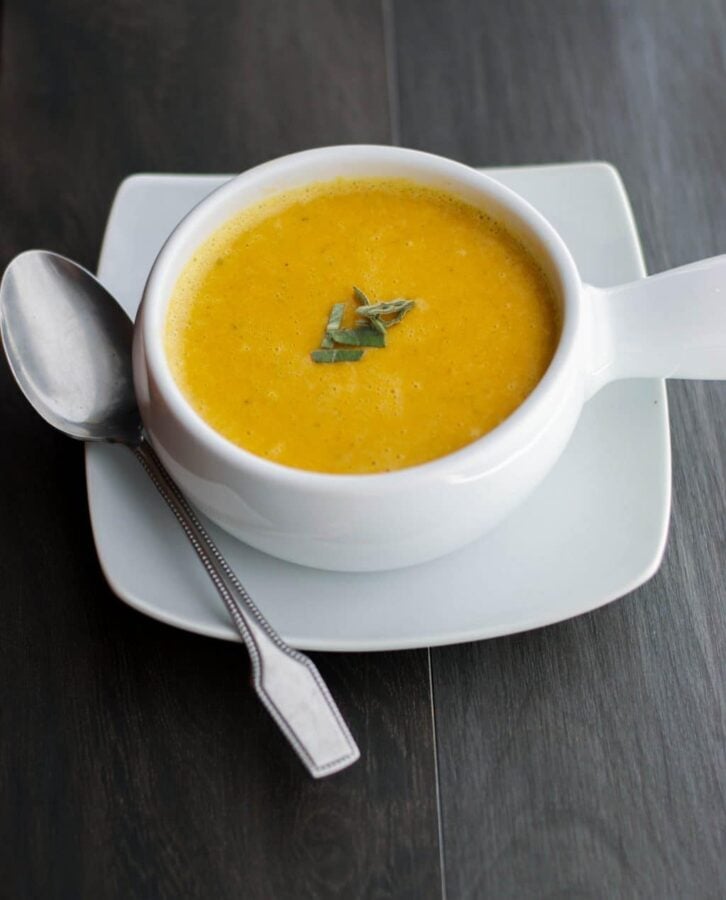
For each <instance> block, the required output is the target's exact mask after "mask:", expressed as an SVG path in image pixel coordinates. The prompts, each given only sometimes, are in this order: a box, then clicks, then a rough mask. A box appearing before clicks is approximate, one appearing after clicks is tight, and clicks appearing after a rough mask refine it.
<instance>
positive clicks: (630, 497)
mask: <svg viewBox="0 0 726 900" xmlns="http://www.w3.org/2000/svg"><path fill="white" fill-rule="evenodd" d="M489 174H491V175H493V176H494V177H495V178H498V179H499V180H500V181H502V182H504V183H505V184H507V185H509V186H510V187H512V188H514V190H516V191H518V192H519V193H520V194H522V195H523V196H524V197H526V198H527V199H528V200H530V202H532V203H533V204H534V205H535V206H536V207H538V208H539V209H540V210H541V211H542V213H543V214H544V215H545V216H546V217H547V218H548V219H549V220H550V221H551V222H552V223H553V224H554V226H555V227H556V228H557V229H558V230H559V232H560V234H561V235H562V236H563V238H564V239H565V241H566V242H567V244H568V245H569V247H570V249H571V251H572V253H573V255H574V257H575V260H576V261H577V263H578V265H579V267H580V271H581V273H582V276H583V278H584V279H585V280H586V281H589V282H591V283H593V284H597V285H612V284H616V283H618V282H622V281H629V280H632V279H634V278H638V277H639V276H642V275H643V274H644V268H643V261H642V256H641V252H640V247H639V243H638V236H637V233H636V229H635V224H634V221H633V217H632V213H631V211H630V207H629V204H628V199H627V196H626V194H625V191H624V189H623V186H622V183H621V181H620V178H619V176H618V174H617V172H616V171H615V170H614V169H613V168H612V167H611V166H609V165H606V164H604V163H580V164H575V165H557V166H538V167H530V168H518V169H497V170H494V171H491V172H489ZM225 180H226V179H225V177H221V176H219V177H218V176H185V175H136V176H133V177H131V178H128V179H126V181H124V182H123V184H122V185H121V187H120V188H119V191H118V193H117V195H116V199H115V201H114V204H113V208H112V210H111V214H110V217H109V221H108V226H107V229H106V235H105V239H104V243H103V249H102V252H101V259H100V263H99V276H100V278H101V280H102V281H103V283H104V284H105V285H106V286H107V287H108V289H109V290H110V291H111V293H113V294H114V295H115V296H116V297H117V298H118V300H119V301H120V302H121V303H122V304H123V306H124V307H125V309H126V310H127V311H128V313H129V314H130V315H131V316H134V315H135V313H136V308H137V306H138V304H139V300H140V298H141V293H142V289H143V285H144V281H145V279H146V276H147V274H148V271H149V269H150V267H151V264H152V262H153V260H154V258H155V256H156V254H157V252H158V251H159V249H160V247H161V245H162V244H163V242H164V241H165V239H166V237H167V236H168V234H169V233H170V231H171V230H172V228H173V227H174V226H175V225H176V223H177V222H178V221H179V219H181V218H182V216H184V215H185V213H187V212H188V211H189V210H190V209H191V207H192V206H194V205H195V204H196V203H198V202H199V201H200V200H201V199H202V198H203V197H205V196H206V195H207V194H208V193H209V192H210V191H212V190H214V188H216V187H218V186H219V185H220V184H222V183H223V182H224V181H225ZM86 459H87V477H88V498H89V505H90V511H91V522H92V525H93V533H94V537H95V541H96V548H97V550H98V556H99V559H100V561H101V566H102V567H103V570H104V573H105V575H106V578H107V579H108V581H109V583H110V585H111V587H112V588H113V590H114V591H115V592H116V593H117V594H118V595H119V597H121V598H122V599H123V600H125V601H126V602H127V603H129V604H130V605H131V606H134V607H136V609H139V610H141V611H142V612H144V613H146V614H147V615H150V616H153V617H154V618H156V619H160V620H161V621H163V622H168V623H170V624H172V625H176V626H178V627H180V628H185V629H188V630H189V631H196V632H198V633H200V634H205V635H210V636H212V637H218V638H226V639H232V640H237V639H238V635H237V633H236V631H235V630H234V629H233V628H232V626H231V625H230V624H229V622H228V620H227V615H226V613H225V611H224V608H223V606H222V604H221V603H220V601H219V600H218V598H217V596H216V594H215V592H214V589H213V588H212V586H211V584H210V583H209V582H208V581H207V576H206V575H205V573H204V571H203V569H202V568H201V566H200V565H199V563H198V562H197V560H196V557H195V556H194V554H193V553H192V552H191V550H190V548H189V547H188V546H187V545H186V538H185V537H184V535H183V534H182V532H181V530H180V529H179V528H178V526H177V524H176V522H175V520H174V519H173V518H172V516H171V514H170V513H169V511H168V510H167V509H166V507H165V506H164V504H163V501H162V500H161V499H160V498H159V497H158V495H157V494H156V491H155V490H154V488H153V486H152V485H151V483H150V482H149V481H148V479H147V477H146V475H145V474H144V472H143V470H142V469H141V467H140V466H139V465H138V463H137V462H136V461H135V459H134V458H133V457H132V455H131V454H130V453H129V452H128V451H127V450H125V449H124V448H120V447H112V446H106V445H97V444H93V445H89V446H88V448H87V457H86ZM669 514H670V441H669V431H668V409H667V405H666V394H665V388H664V384H663V382H662V381H630V382H621V383H620V384H615V385H611V386H609V387H607V388H606V389H605V390H603V391H602V392H601V393H600V394H598V395H597V396H596V397H595V398H594V399H593V400H592V401H590V402H589V403H588V404H587V406H586V408H585V410H584V413H583V415H582V417H581V420H580V422H579V424H578V426H577V430H576V432H575V435H574V437H573V439H572V441H571V443H570V445H569V446H568V448H567V450H566V451H565V453H564V455H563V456H562V458H561V459H560V461H559V462H558V464H557V466H556V467H555V469H554V470H553V471H552V472H551V473H550V475H549V476H548V477H547V479H546V481H545V482H544V483H543V484H542V485H541V486H540V488H539V489H538V490H537V491H536V493H534V494H533V495H532V496H531V497H530V498H529V499H528V500H527V502H526V503H525V504H524V505H523V506H522V507H520V508H519V509H518V510H517V511H516V512H515V513H514V515H512V516H511V517H510V518H509V519H507V521H506V522H505V523H504V524H503V525H501V526H500V527H499V528H497V529H496V530H495V531H494V532H490V533H489V534H488V535H486V536H485V537H483V538H482V539H480V540H479V541H477V542H476V543H474V544H471V545H470V546H468V547H466V548H465V549H463V550H460V551H458V552H456V553H454V554H451V555H450V556H447V557H444V558H443V559H440V560H436V561H434V562H431V563H427V564H425V565H422V566H417V567H414V568H410V569H402V570H398V571H394V572H379V573H372V574H344V573H337V572H321V571H317V570H314V569H307V568H304V567H301V566H296V565H292V564H290V563H285V562H281V561H279V560H276V559H273V558H272V557H270V556H266V555H265V554H263V553H259V552H258V551H256V550H252V549H250V548H249V547H247V546H245V545H244V544H242V543H240V542H238V541H237V540H235V539H234V538H232V537H230V536H229V535H227V534H225V533H224V532H222V531H221V530H220V529H218V528H216V527H215V526H213V525H211V524H209V530H210V532H211V533H212V535H213V537H214V539H215V540H216V541H217V542H218V544H219V546H220V549H221V550H222V552H223V553H224V555H225V556H226V557H227V559H228V561H229V563H230V564H231V566H232V567H233V568H234V569H235V571H236V572H237V574H238V575H239V577H240V579H241V580H242V581H243V583H244V584H245V585H246V587H247V588H248V590H249V591H250V593H251V594H252V596H253V597H254V598H255V602H256V603H258V604H259V606H260V607H261V609H262V610H263V611H264V613H265V615H267V616H268V617H269V619H270V621H271V622H272V623H273V624H274V625H275V627H276V628H277V629H278V630H279V631H280V633H281V634H282V636H283V637H284V638H285V639H286V640H287V641H289V642H290V643H291V644H293V645H295V646H297V647H301V648H305V649H311V650H312V649H315V650H384V649H399V648H408V647H424V646H430V645H436V644H451V643H456V642H460V641H471V640H479V639H481V638H490V637H495V636H497V635H503V634H511V633H513V632H516V631H523V630H526V629H529V628H535V627H537V626H540V625H546V624H549V623H551V622H557V621H560V620H562V619H567V618H569V617H571V616H575V615H578V614H579V613H583V612H587V611H588V610H591V609H595V608H596V607H598V606H601V605H603V604H604V603H607V602H608V601H610V600H613V599H615V598H616V597H619V596H621V595H622V594H624V593H626V592H628V591H631V590H633V588H635V587H637V586H638V585H640V584H642V583H643V582H644V581H646V580H647V579H648V578H649V577H650V576H651V575H653V573H654V572H655V571H656V569H657V568H658V565H659V563H660V560H661V557H662V555H663V549H664V546H665V540H666V534H667V529H668V519H669Z"/></svg>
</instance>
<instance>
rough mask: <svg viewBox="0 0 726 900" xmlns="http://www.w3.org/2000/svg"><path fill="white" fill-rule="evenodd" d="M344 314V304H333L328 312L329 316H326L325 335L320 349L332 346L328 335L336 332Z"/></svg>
mask: <svg viewBox="0 0 726 900" xmlns="http://www.w3.org/2000/svg"><path fill="white" fill-rule="evenodd" d="M344 313H345V303H336V304H334V306H333V308H332V309H331V310H330V315H329V316H328V324H327V325H326V326H325V334H324V335H323V339H322V341H321V342H320V346H321V347H332V346H333V339H332V338H331V336H330V333H331V332H332V331H337V330H338V329H339V328H340V324H341V322H342V321H343V314H344Z"/></svg>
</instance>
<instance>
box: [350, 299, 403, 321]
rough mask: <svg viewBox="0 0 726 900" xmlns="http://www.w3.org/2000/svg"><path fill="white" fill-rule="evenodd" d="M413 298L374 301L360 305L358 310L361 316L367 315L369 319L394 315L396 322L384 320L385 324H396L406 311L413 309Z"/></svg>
mask: <svg viewBox="0 0 726 900" xmlns="http://www.w3.org/2000/svg"><path fill="white" fill-rule="evenodd" d="M414 305H415V304H414V301H413V300H388V301H386V302H385V303H372V304H368V305H366V306H359V307H358V309H357V310H356V312H357V313H358V315H359V316H365V317H366V318H367V319H380V318H381V317H382V316H389V315H394V316H395V317H396V320H395V322H394V321H393V320H389V322H385V321H384V325H392V324H393V325H395V324H397V323H398V322H400V321H401V319H402V318H403V317H404V316H405V315H406V313H407V312H408V311H409V310H411V309H413V307H414Z"/></svg>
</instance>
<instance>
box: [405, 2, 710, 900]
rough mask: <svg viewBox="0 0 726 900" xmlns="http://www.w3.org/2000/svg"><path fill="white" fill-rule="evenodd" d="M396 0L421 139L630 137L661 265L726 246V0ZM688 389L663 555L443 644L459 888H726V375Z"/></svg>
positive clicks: (447, 800)
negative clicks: (507, 633) (608, 596)
mask: <svg viewBox="0 0 726 900" xmlns="http://www.w3.org/2000/svg"><path fill="white" fill-rule="evenodd" d="M394 11H395V23H394V25H395V33H396V49H397V65H398V71H397V79H398V84H399V88H400V98H399V103H398V107H399V110H400V131H401V140H402V142H403V143H404V144H410V145H414V146H417V147H422V148H424V149H427V150H433V151H436V152H440V153H444V154H446V155H449V156H453V157H455V158H458V159H462V160H464V161H466V162H469V163H472V164H478V165H484V164H516V163H528V162H529V163H531V162H550V161H560V160H572V159H578V158H579V159H587V158H604V159H608V160H610V161H612V162H613V163H615V165H616V166H617V167H618V168H619V169H620V171H621V173H622V174H623V176H624V180H625V183H626V185H627V187H628V189H629V192H630V195H631V198H632V201H633V206H634V210H635V214H636V219H637V220H638V222H639V224H640V229H641V234H642V237H643V242H644V246H645V251H646V257H647V260H648V263H649V266H650V268H651V269H652V270H654V271H655V270H660V269H664V268H667V267H670V266H674V265H677V264H680V263H683V262H687V261H689V260H692V259H696V258H699V257H703V256H708V255H712V254H714V253H719V252H726V213H725V212H724V210H726V155H725V154H724V152H723V148H724V146H726V91H724V85H725V84H726V54H725V53H724V47H725V46H726V3H724V2H717V0H707V2H703V3H699V4H678V3H675V2H673V3H662V2H659V0H644V2H639V3H626V2H607V0H599V2H588V3H584V2H581V3H580V2H575V0H554V2H552V3H549V4H547V7H546V9H545V8H544V7H543V6H542V5H541V4H537V3H534V2H529V0H496V2H490V3H487V4H482V3H477V2H474V0H454V2H451V3H448V4H446V6H445V7H444V5H443V4H439V3H436V2H435V0H398V2H397V3H396V4H395V7H394ZM669 396H670V401H671V413H672V435H673V438H672V440H673V462H674V503H673V519H672V529H671V534H670V540H669V546H668V550H667V553H666V557H665V561H664V564H663V566H662V568H661V570H660V572H659V573H658V575H657V576H656V577H655V578H654V579H653V580H652V581H651V582H650V583H649V584H648V585H646V586H645V587H643V588H642V589H640V590H639V591H636V592H635V593H633V594H631V595H630V596H629V597H627V598H626V599H623V600H621V601H619V602H617V603H614V604H612V605H611V606H609V607H607V608H605V609H602V610H600V611H598V612H595V613H592V614H590V615H588V616H584V617H582V618H580V619H577V620H574V621H571V622H568V623H565V624H563V625H559V626H555V627H551V628H547V629H544V630H542V631H539V632H533V633H530V634H524V635H520V636H517V637H512V638H508V639H501V640H497V641H491V642H486V643H481V644H475V645H468V646H462V647H456V648H448V649H443V650H437V651H435V652H434V653H433V654H432V656H433V679H434V696H435V707H436V720H437V721H436V724H437V736H438V758H439V763H440V775H441V802H442V811H443V850H444V865H445V876H446V882H447V886H448V891H449V896H451V897H457V898H458V897H497V898H506V897H512V898H515V897H516V898H525V897H545V896H546V897H555V896H557V897H560V896H561V897H653V898H656V897H657V898H664V897H672V898H683V897H699V898H701V897H718V896H723V895H724V893H726V857H725V854H724V850H725V849H726V829H725V828H724V822H725V821H726V818H725V814H726V754H725V751H724V747H725V746H726V727H725V715H724V714H725V712H726V672H725V670H724V663H723V660H724V658H726V587H725V585H726V534H725V526H724V521H725V517H726V466H725V462H724V461H725V460H726V389H725V387H724V385H723V384H700V383H691V384H686V383H676V384H672V385H671V386H670V387H669Z"/></svg>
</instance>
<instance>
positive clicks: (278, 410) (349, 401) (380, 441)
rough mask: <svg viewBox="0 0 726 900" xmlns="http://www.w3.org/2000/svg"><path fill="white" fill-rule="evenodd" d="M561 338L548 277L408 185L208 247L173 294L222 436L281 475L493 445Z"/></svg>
mask: <svg viewBox="0 0 726 900" xmlns="http://www.w3.org/2000/svg"><path fill="white" fill-rule="evenodd" d="M355 288H357V289H358V290H357V291H355V292H354V289H355ZM403 300H408V301H413V303H403V302H400V301H403ZM390 301H399V302H398V303H397V304H394V305H393V307H391V306H382V305H381V304H384V303H389V302H390ZM559 331H560V323H559V313H558V307H557V304H556V302H555V298H554V295H553V293H552V290H551V288H550V285H549V284H548V282H547V280H546V278H545V276H544V274H543V273H542V271H541V270H540V268H539V267H538V265H537V263H536V262H535V260H534V259H533V257H532V256H531V255H530V254H529V252H528V251H527V250H525V248H524V247H523V246H522V245H521V244H520V243H519V242H518V241H517V240H516V239H515V238H514V237H513V236H512V235H511V234H510V233H509V232H508V231H506V230H505V229H504V228H503V227H502V226H500V225H499V224H497V223H496V222H494V221H492V220H491V219H490V218H488V217H487V216H486V215H485V214H483V213H482V212H481V211H479V210H478V209H476V208H475V207H473V206H469V205H467V204H465V203H463V202H461V201H459V200H457V199H454V198H453V197H450V196H449V195H447V194H444V193H441V192H439V191H435V190H433V189H430V188H427V187H423V186H420V185H417V184H414V183H412V182H409V181H404V180H398V179H396V180H388V179H381V180H369V179H365V180H359V181H350V180H346V179H338V180H335V181H331V182H321V183H318V184H314V185H310V186H308V187H306V188H304V189H299V190H295V191H290V192H286V193H283V194H278V195H276V196H274V197H272V198H271V199H269V200H266V201H265V202H263V203H260V204H258V205H257V206H254V207H251V208H249V209H247V210H245V211H244V212H243V213H241V214H240V215H238V216H236V217H235V218H234V219H232V220H231V221H229V222H227V223H226V224H225V225H224V226H223V227H222V228H221V229H219V231H217V232H216V233H215V234H214V235H212V237H211V238H210V239H209V240H207V242H206V243H205V244H203V245H202V246H201V247H200V248H199V249H198V250H197V252H196V254H195V255H194V257H193V258H192V259H191V260H190V262H189V263H188V265H187V266H186V268H185V270H184V271H183V272H182V274H181V276H180V278H179V279H178V281H177V284H176V286H175V288H174V292H173V296H172V298H171V301H170V304H169V310H168V314H167V322H166V335H165V341H166V352H167V356H168V359H169V363H170V366H171V369H172V372H173V375H174V378H175V379H176V381H177V383H178V384H179V387H180V388H181V390H182V392H183V393H184V394H185V396H186V397H187V399H188V401H189V403H190V404H191V405H192V407H193V408H194V409H195V410H196V411H197V412H198V414H199V415H200V416H201V417H202V418H203V419H204V420H205V421H206V422H207V423H208V424H209V425H211V426H212V427H213V428H214V429H216V430H217V431H218V432H219V433H220V434H222V435H224V436H225V437H226V438H228V439H229V440H230V441H232V442H234V443H235V444H238V445H239V446H240V447H244V448H245V449H246V450H249V451H250V452H252V453H255V454H257V455H258V456H261V457H264V458H265V459H268V460H273V461H275V462H278V463H282V464H283V465H287V466H293V467H295V468H299V469H307V470H312V471H317V472H333V473H350V474H353V473H367V472H386V471H390V470H393V469H401V468H404V467H406V466H413V465H417V464H419V463H424V462H427V461H429V460H432V459H436V458H437V457H440V456H443V455H445V454H447V453H451V452H452V451H454V450H458V449H459V448H461V447H463V446H465V445H466V444H468V443H470V442H471V441H473V440H475V439H476V438H478V437H480V436H481V435H484V434H486V433H487V432H488V431H490V430H491V429H492V428H494V427H495V426H496V425H498V424H499V423H500V422H502V421H503V420H504V419H505V418H506V417H507V416H508V415H510V413H512V412H513V411H514V410H515V409H516V408H517V407H518V406H519V405H520V404H521V403H522V401H523V400H524V399H525V398H526V397H527V396H528V394H529V393H530V392H531V391H532V389H533V388H534V387H535V385H536V384H537V382H538V381H539V380H540V379H541V377H542V375H543V374H544V372H545V369H546V368H547V366H548V365H549V362H550V360H551V359H552V355H553V353H554V350H555V346H556V344H557V340H558V337H559ZM374 332H375V334H374ZM359 341H363V346H357V344H358V342H359ZM351 342H352V343H351ZM369 344H372V346H369ZM341 351H342V352H341Z"/></svg>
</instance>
